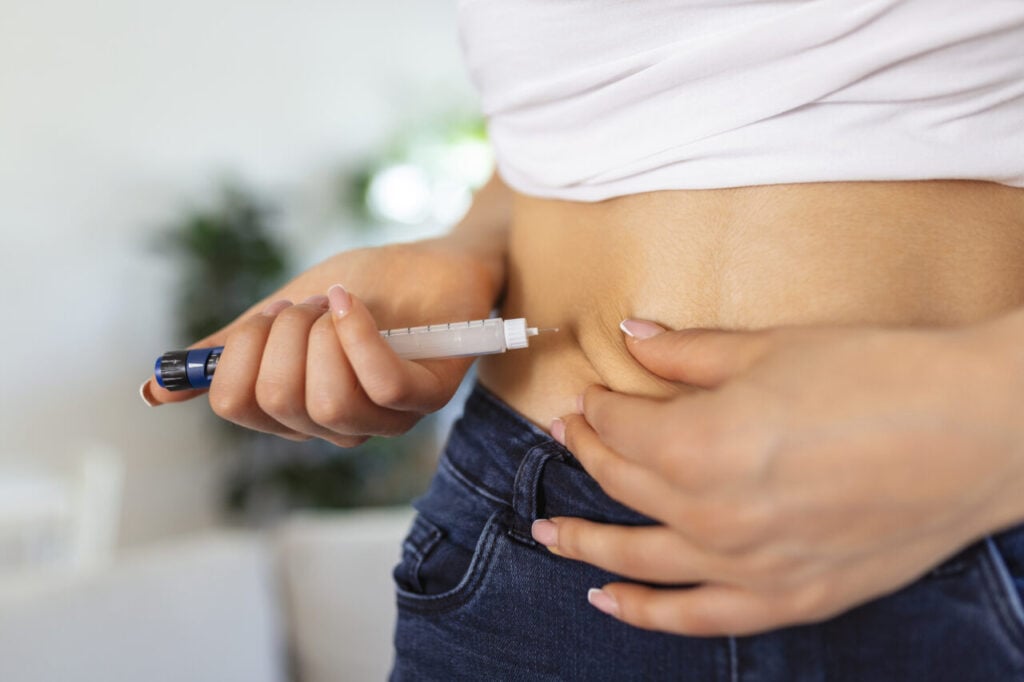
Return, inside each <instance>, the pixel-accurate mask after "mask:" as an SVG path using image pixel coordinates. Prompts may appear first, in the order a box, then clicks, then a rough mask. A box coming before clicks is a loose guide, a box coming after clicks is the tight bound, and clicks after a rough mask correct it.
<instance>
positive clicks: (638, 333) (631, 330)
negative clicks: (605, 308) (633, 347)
mask: <svg viewBox="0 0 1024 682" xmlns="http://www.w3.org/2000/svg"><path fill="white" fill-rule="evenodd" d="M619 329H621V330H622V331H623V332H625V333H626V335H627V336H629V337H631V338H634V339H637V340H643V339H649V338H651V337H652V336H657V335H658V334H662V333H664V332H665V331H666V329H665V328H664V327H662V326H661V325H659V324H654V323H653V322H648V321H647V320H623V321H622V322H620V323H619Z"/></svg>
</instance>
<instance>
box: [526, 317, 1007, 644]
mask: <svg viewBox="0 0 1024 682" xmlns="http://www.w3.org/2000/svg"><path fill="white" fill-rule="evenodd" d="M633 331H634V333H636V334H637V336H636V337H635V338H628V339H627V343H626V345H627V347H628V348H629V350H630V352H631V353H632V354H633V356H634V357H635V358H636V359H637V360H638V361H639V362H640V363H641V364H642V365H643V366H644V367H646V368H647V369H648V370H650V371H652V372H653V373H654V374H656V375H658V376H661V377H663V378H666V379H669V380H671V381H675V382H679V384H680V385H681V386H685V387H692V388H691V390H689V391H686V392H683V393H681V394H680V395H678V396H676V397H674V398H671V399H669V400H651V399H645V398H639V397H634V396H628V395H623V394H616V393H613V392H610V391H607V390H605V389H602V388H600V387H593V388H591V389H589V390H588V391H587V392H586V393H585V395H584V398H583V400H582V412H583V414H582V415H568V416H566V417H565V418H564V419H563V420H560V421H556V423H555V424H554V426H553V429H552V431H553V434H554V435H555V436H556V437H557V438H559V439H560V440H563V441H564V442H565V444H566V445H567V446H568V448H569V449H570V450H571V451H572V452H573V453H574V454H575V455H576V457H577V458H578V459H579V460H580V462H581V463H582V464H583V466H584V467H585V468H586V469H587V470H588V471H589V472H590V473H591V474H592V475H593V476H594V477H595V479H596V480H597V481H598V483H600V484H601V486H602V487H603V488H604V489H605V491H606V492H607V493H608V494H609V495H610V496H611V497H613V498H615V499H617V500H619V501H620V502H623V503H624V504H627V505H628V506H631V507H633V508H635V509H637V510H638V511H640V512H642V513H645V514H647V515H648V516H650V517H652V518H653V519H655V520H656V521H657V522H658V523H659V524H660V525H655V526H650V527H639V528H638V527H633V528H627V527H621V526H612V525H601V524H596V523H593V522H589V521H586V520H582V519H571V518H557V519H552V520H551V522H553V523H549V522H547V521H540V522H538V523H537V524H536V526H535V529H534V536H535V538H537V539H538V540H539V541H541V542H542V543H543V544H546V545H548V547H549V548H550V549H552V551H554V552H555V553H557V554H559V555H561V556H565V557H568V558H572V559H578V560H581V561H586V562H588V563H592V564H595V565H597V566H599V567H601V568H605V569H607V570H609V571H612V572H614V573H618V574H621V575H623V576H625V577H626V578H631V579H635V580H638V581H642V582H647V583H655V584H664V585H667V586H672V587H670V588H668V589H652V588H651V587H648V586H644V585H637V584H631V583H625V582H622V583H613V584H610V585H606V586H604V587H603V589H602V590H601V591H600V592H595V593H593V595H592V596H591V601H592V603H593V604H594V605H595V606H597V607H598V608H601V609H602V610H604V611H606V612H608V613H610V614H612V615H614V616H615V617H617V618H619V619H621V620H623V621H625V622H628V623H631V624H633V625H637V626H640V627H645V628H650V629H656V630H664V631H668V632H675V633H681V634H688V635H722V634H733V635H741V634H750V633H754V632H761V631H765V630H769V629H773V628H777V627H782V626H785V625H791V624H798V623H806V622H813V621H819V620H823V619H825V618H828V617H831V616H833V615H836V614H838V613H841V612H843V611H846V610H848V609H850V608H852V607H854V606H856V605H858V604H860V603H863V602H865V601H868V600H870V599H873V598H875V597H879V596H881V595H884V594H887V593H890V592H893V591H895V590H897V589H899V588H900V587H902V586H904V585H906V584H908V583H909V582H911V581H913V580H914V579H916V578H917V577H919V576H920V575H922V574H923V573H924V572H926V571H927V570H929V569H930V568H932V567H934V566H935V565H937V564H938V563H940V562H941V561H942V560H943V559H944V558H946V557H948V556H950V555H952V554H953V553H955V552H956V551H957V550H959V549H960V548H962V547H964V546H965V545H967V544H969V543H970V542H972V541H973V540H976V539H977V538H980V537H982V536H983V535H986V534H988V533H992V532H995V531H997V530H1000V529H1003V528H1006V527H1008V526H1010V525H1013V524H1015V523H1020V522H1021V521H1024V495H1022V494H1021V491H1022V490H1024V419H1022V418H1021V417H1022V416H1024V382H1022V381H1021V380H1020V378H1021V376H1024V344H1022V343H1021V339H1022V338H1024V310H1018V311H1014V312H1011V313H1009V314H1006V315H1004V316H1003V317H1000V318H998V319H995V320H992V321H988V322H984V323H978V324H975V325H972V326H968V327H962V328H957V329H901V330H885V329H867V328H791V329H777V330H770V331H759V332H750V333H742V332H714V331H682V332H668V333H657V334H654V335H651V336H647V337H646V338H643V337H644V336H645V334H648V333H650V332H654V331H657V329H656V327H651V326H646V327H645V326H642V325H641V326H634V327H633ZM680 585H685V587H679V586H680Z"/></svg>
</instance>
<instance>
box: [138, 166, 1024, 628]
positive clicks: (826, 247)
mask: <svg viewBox="0 0 1024 682" xmlns="http://www.w3.org/2000/svg"><path fill="white" fill-rule="evenodd" d="M335 284H344V288H343V289H339V288H336V287H334V286H333V285H335ZM325 297H327V301H326V302H325V301H324V298H325ZM293 302H297V304H293ZM1022 305H1024V192H1022V191H1021V190H1016V189H1012V188H1008V187H1003V186H999V185H995V184H991V183H981V182H959V181H945V182H917V183H905V182H904V183H827V184H807V185H789V186H783V185H779V186H766V187H746V188H735V189H722V190H704V191H669V192H655V193H649V194H640V195H632V196H626V197H620V198H616V199H613V200H609V201H605V202H599V203H595V204H579V203H573V202H564V201H555V200H545V199H536V198H531V197H525V196H522V195H517V194H515V193H514V192H511V191H510V190H508V188H506V187H504V185H503V184H502V183H501V180H500V178H498V177H495V178H494V179H493V180H492V182H491V183H489V184H488V186H487V187H486V188H484V190H482V191H481V192H480V193H479V195H478V198H477V200H476V201H475V202H474V205H473V208H472V209H471V210H470V212H469V214H468V215H467V216H466V219H464V220H463V221H462V222H461V223H460V224H459V225H457V226H456V227H455V229H454V230H453V232H452V233H451V235H449V236H448V237H445V238H442V239H438V240H432V241H430V242H425V243H418V244H407V245H397V246H392V247H384V248H381V249H367V250H360V251H354V252H348V253H343V254H339V255H338V256H335V257H333V258H331V259H329V260H328V261H325V262H324V263H321V264H319V265H317V266H315V267H313V268H311V269H310V270H308V271H307V272H305V273H303V274H302V275H300V276H299V277H297V278H296V279H295V280H293V281H292V282H291V283H289V284H288V285H287V286H285V287H284V288H283V289H282V290H280V291H279V292H277V293H276V294H274V295H273V296H271V297H269V298H268V299H266V300H264V301H261V302H259V303H257V304H256V305H254V306H253V308H252V309H250V311H248V312H247V313H246V314H244V315H242V316H241V317H240V318H239V319H238V320H236V321H235V322H234V323H232V324H231V325H229V326H228V327H227V328H225V329H224V330H221V331H219V332H218V333H216V334H214V335H212V336H211V337H209V338H207V339H203V340H202V341H200V342H198V343H197V344H195V345H197V346H207V345H225V351H224V354H223V356H222V358H221V361H220V365H219V367H218V372H217V376H216V378H215V380H214V382H213V386H212V389H211V391H210V404H211V407H212V408H213V410H214V411H215V412H216V413H217V414H219V415H221V416H222V417H224V418H225V419H228V420H230V421H233V422H235V423H238V424H242V425H244V426H247V427H249V428H253V429H257V430H260V431H266V432H270V433H275V434H278V435H281V436H283V437H286V438H293V439H305V438H312V437H317V438H324V439H326V440H329V441H331V442H333V443H336V444H338V445H341V446H348V445H353V444H356V443H358V442H361V440H363V439H364V438H365V437H366V436H367V435H368V434H393V433H398V432H401V431H403V430H405V429H407V428H409V427H410V426H411V425H412V424H413V423H415V421H416V420H417V419H419V418H420V417H421V416H422V415H423V414H425V413H426V412H429V411H431V410H434V409H437V408H438V407H440V406H441V405H443V404H444V403H445V402H446V401H447V400H448V399H449V398H450V397H451V395H452V393H453V392H454V390H455V388H456V386H457V384H458V382H459V380H461V378H462V376H463V375H464V373H465V371H466V369H467V368H468V364H469V363H468V362H467V361H465V360H444V361H429V362H407V361H400V360H398V359H397V358H396V357H394V356H393V354H391V353H390V350H389V349H388V348H386V347H383V345H382V344H381V342H380V339H379V337H378V336H377V334H376V329H377V328H379V327H390V326H406V325H418V324H427V323H432V322H443V321H451V320H458V319H471V318H479V317H484V316H486V315H487V313H488V311H490V310H491V309H492V308H493V307H495V306H499V309H500V312H501V313H502V314H503V316H505V317H527V318H528V319H529V320H530V323H531V325H536V326H540V327H560V328H561V329H562V330H563V331H562V332H560V333H559V334H556V335H550V336H548V335H546V336H543V337H538V338H537V339H535V340H533V342H532V343H531V346H530V350H529V351H516V352H511V353H506V354H503V355H499V356H490V357H488V358H486V359H484V360H483V361H482V362H481V363H480V365H479V377H480V380H481V381H482V382H483V383H484V384H485V385H486V386H487V387H488V388H489V389H491V390H492V391H494V392H495V393H496V394H497V395H499V396H500V397H502V398H503V399H504V400H505V401H506V402H508V403H509V404H510V405H511V406H512V407H513V408H514V409H516V410H517V411H519V412H520V413H522V414H523V415H524V416H526V417H527V418H529V419H531V420H533V421H534V422H535V423H537V424H542V425H545V426H546V425H548V424H551V423H552V422H551V419H552V417H556V416H559V415H568V416H566V417H565V418H564V420H563V421H560V422H555V425H554V426H553V428H552V431H553V434H554V435H555V436H556V437H562V438H563V439H564V440H565V442H566V443H567V445H568V446H569V447H570V449H572V450H573V452H575V453H576V454H577V456H578V457H579V458H580V459H581V461H582V462H583V463H584V465H585V466H587V467H588V468H589V469H590V470H591V473H592V474H593V475H594V476H595V478H596V479H597V480H598V481H599V482H601V484H602V485H603V486H604V487H605V489H606V491H607V492H608V494H609V495H610V496H612V497H614V498H617V499H620V500H621V501H623V502H625V503H626V504H628V505H630V506H634V507H635V508H637V509H638V510H639V511H642V512H645V513H647V514H648V515H650V516H651V517H653V518H655V519H656V520H658V521H660V522H661V525H660V526H656V527H654V528H653V529H649V530H646V531H643V532H641V531H634V530H630V531H629V532H628V533H627V532H626V531H625V530H624V529H616V528H614V527H611V528H608V527H605V528H600V527H596V526H593V525H592V524H591V525H588V524H586V522H585V521H583V520H568V519H556V520H552V521H553V525H551V526H545V525H544V524H540V526H539V527H538V528H539V530H538V539H539V540H541V541H542V542H544V543H545V544H548V545H549V546H550V547H552V548H553V549H554V551H557V552H559V553H562V554H563V555H565V556H567V557H570V558H578V559H580V560H584V561H588V562H590V563H593V564H596V565H599V566H604V567H610V568H612V570H614V571H618V572H619V573H621V574H623V575H626V576H629V577H636V578H639V579H642V580H645V581H650V582H655V583H658V582H661V583H666V584H676V585H677V584H679V583H681V582H682V583H690V582H693V583H697V584H699V585H700V587H698V588H696V589H693V590H689V591H680V590H677V589H675V590H662V591H659V592H658V593H653V592H650V591H649V590H647V591H645V588H642V587H638V586H630V585H624V584H619V585H611V586H607V587H606V589H605V590H604V591H600V592H596V593H594V594H593V596H592V603H594V604H595V605H596V606H599V607H604V610H606V611H609V612H611V613H613V614H614V615H617V617H620V618H622V619H623V620H624V621H626V622H630V623H633V624H635V625H638V626H641V627H649V628H654V629H662V630H667V631H670V632H682V633H687V634H715V633H722V632H731V633H737V634H738V633H747V632H755V631H762V630H765V629H770V628H772V627H776V626H779V625H783V624H787V623H792V622H807V621H810V620H818V619H821V618H826V617H828V616H829V615H832V614H835V613H839V612H841V611H843V610H846V609H848V608H850V607H852V606H854V605H855V604H858V603H861V602H863V601H865V600H866V599H870V598H872V597H873V596H877V595H880V594H884V593H886V592H888V591H891V590H893V589H896V588H898V587H899V586H900V585H902V584H906V582H908V581H910V580H912V579H913V578H914V577H915V576H918V575H920V574H921V573H923V572H925V571H926V570H927V569H928V568H929V567H931V566H933V565H935V564H936V563H938V562H939V561H941V560H942V558H943V557H946V556H949V555H950V554H952V553H954V552H955V551H956V550H957V549H958V548H960V547H962V546H964V545H965V544H967V543H968V542H970V541H971V540H972V539H974V538H977V537H979V536H980V535H982V534H984V533H986V532H992V531H994V530H996V529H998V528H1002V527H1005V526H1007V525H1010V524H1012V523H1016V522H1020V521H1021V520H1022V519H1024V510H1021V509H1018V508H1017V507H1018V506H1019V505H1020V502H1019V501H1017V500H1016V498H1017V497H1020V496H1019V485H1020V478H1019V477H1020V473H1019V471H1020V468H1021V465H1020V462H1019V459H1020V455H1019V454H1017V452H1018V450H1019V448H1020V443H1021V442H1024V440H1022V439H1021V437H1020V434H1018V433H1016V432H1015V429H1016V428H1017V426H1016V423H1017V422H1019V421H1021V420H1020V419H1019V418H1018V413H1017V412H1016V410H1017V406H1019V405H1020V404H1022V403H1021V400H1020V396H1019V395H1017V394H1016V393H1015V391H1016V388H1015V387H1010V388H1007V387H1006V384H1007V382H1008V377H1012V376H1019V374H1018V373H1017V372H1018V370H1017V368H1018V367H1019V364H1020V361H1019V358H1018V351H1017V350H1016V346H1018V345H1020V344H1019V342H1016V339H1019V338H1020V333H1019V330H1018V329H1017V328H1015V327H1014V326H1013V325H1011V324H1009V323H1008V322H1006V323H1005V324H1000V323H997V322H991V321H990V320H994V319H1002V320H1004V321H1005V320H1009V319H1016V318H1015V317H1014V315H1013V314H1010V311H1012V310H1014V309H1015V308H1019V307H1020V306H1022ZM624 318H638V319H646V320H653V321H656V322H657V323H658V324H660V325H661V326H663V327H665V328H669V329H693V328H704V329H719V330H732V331H733V332H734V333H733V334H726V335H724V336H721V337H719V336H712V337H709V338H712V341H708V342H703V343H698V342H694V341H687V340H686V339H692V338H696V337H695V336H694V335H693V334H694V333H693V332H688V333H686V334H683V335H682V336H677V335H676V334H675V333H671V334H667V335H663V336H659V338H661V339H677V338H678V339H683V340H684V341H683V342H680V343H678V344H671V343H668V342H666V341H664V340H662V341H655V340H654V339H650V340H647V341H644V342H643V343H646V344H650V345H649V346H643V345H642V344H640V343H637V344H627V343H626V342H625V340H624V337H623V334H622V332H620V331H619V328H618V325H619V323H620V321H621V320H623V319H624ZM810 326H814V327H819V328H818V329H815V330H809V329H807V327H810ZM779 327H785V328H788V330H784V331H782V330H780V331H772V332H763V331H762V332H756V333H753V335H752V336H751V337H749V338H751V339H753V341H751V342H750V343H749V344H746V342H742V341H738V340H737V339H745V338H748V337H746V336H743V335H742V334H739V335H737V334H736V333H735V332H742V331H750V330H765V329H768V328H779ZM796 327H799V328H801V329H794V328H796ZM822 327H825V328H822ZM983 329H984V330H987V331H984V332H983V331H982V330H983ZM701 338H705V337H701ZM982 338H987V339H989V341H986V342H982V341H980V340H979V339H982ZM641 348H651V349H661V350H660V351H658V352H653V351H652V352H650V353H647V352H645V351H641V350H640V349H641ZM698 349H706V352H705V351H704V350H701V352H697V351H698ZM716 349H717V350H716ZM751 349H754V350H751ZM979 349H981V350H979ZM677 356H678V357H677ZM744 359H745V360H744ZM744 363H746V364H744ZM593 384H598V385H600V386H602V387H604V388H603V389H591V390H588V386H590V385H593ZM584 391H587V392H586V397H585V400H584V401H583V416H573V415H572V414H571V413H573V412H575V411H577V409H576V405H577V397H578V396H579V395H580V394H581V393H583V392H584ZM143 395H144V396H145V397H147V398H148V400H149V401H151V402H152V403H154V404H159V403H163V402H176V401H179V400H184V399H190V398H193V397H195V395H196V393H195V392H192V393H183V394H172V393H168V392H166V391H161V390H160V389H158V388H157V387H156V386H155V384H154V382H153V381H151V380H150V381H147V382H146V384H145V385H144V387H143ZM614 400H618V401H623V402H619V403H616V402H614ZM961 403H963V404H961ZM602 405H604V406H605V407H606V409H602V407H601V406H602ZM627 405H628V406H629V409H628V410H627V408H626V406H627ZM607 406H612V407H610V408H608V407H607ZM595 410H596V412H595ZM618 413H622V414H628V415H629V417H630V418H629V419H628V420H623V419H621V418H620V419H618V420H617V421H616V418H615V417H614V416H609V415H615V414H618ZM698 413H699V414H700V415H701V416H700V418H695V417H693V416H692V415H693V414H698ZM705 417H706V418H707V419H704V418H705ZM613 422H614V423H615V424H617V426H615V427H614V428H613V427H611V426H609V424H612V423H613ZM738 424H742V425H743V428H742V429H740V428H735V425H738ZM608 429H611V431H609V430H608ZM612 432H614V433H615V434H617V435H615V436H609V435H608V434H609V433H612ZM837 434H841V435H842V437H841V438H840V437H839V436H838V435H837ZM634 441H635V442H640V441H643V442H644V443H645V444H646V445H647V446H648V447H647V449H646V450H644V451H643V452H640V451H639V449H638V448H637V447H636V445H635V444H634ZM680 443H689V444H692V445H693V446H692V447H687V448H682V447H680V446H679V444H680ZM844 448H845V449H844ZM645 454H647V455H649V456H650V457H651V458H652V459H650V460H648V459H645V458H644V455H645ZM676 460H678V461H676ZM609 463H611V464H609ZM627 465H628V468H629V471H631V472H634V473H635V474H636V476H637V477H639V478H640V480H642V481H643V484H644V486H645V487H644V490H645V493H644V495H643V496H642V497H641V496H640V495H639V494H638V492H637V489H636V488H634V487H631V486H630V485H629V484H628V483H629V481H630V480H632V479H629V478H620V477H619V476H618V474H619V473H621V472H622V471H624V470H625V469H626V468H627ZM617 466H618V467H620V468H619V469H615V468H613V467H617ZM609 471H614V472H615V473H616V475H609V474H608V472H609ZM922 471H929V472H938V473H939V474H941V475H932V476H922V475H921V472H922ZM631 475H632V474H631ZM1014 486H1017V487H1016V488H1014ZM837 529H839V530H840V531H841V532H838V533H836V532H835V531H836V530H837ZM555 531H557V532H555ZM553 533H554V534H553ZM638 537H639V538H640V539H637V538H638ZM616 542H620V543H622V544H621V545H615V543H616ZM601 547H606V548H607V547H613V548H614V551H604V552H603V553H602V550H601ZM669 549H671V550H672V551H671V552H670V551H666V550H669ZM623 557H626V558H623ZM623 561H625V562H626V563H622V562H623ZM666 561H668V563H667V564H666V563H665V562H666ZM608 562H619V563H616V564H615V565H614V566H612V564H611V563H608ZM566 598H576V597H575V596H574V595H566ZM609 598H611V600H612V601H609Z"/></svg>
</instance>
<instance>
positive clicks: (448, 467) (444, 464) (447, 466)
mask: <svg viewBox="0 0 1024 682" xmlns="http://www.w3.org/2000/svg"><path fill="white" fill-rule="evenodd" d="M438 468H443V469H444V470H445V471H447V472H448V473H449V474H451V475H452V477H454V478H455V480H457V481H458V482H459V483H461V484H462V485H464V486H466V487H467V488H469V489H470V490H472V491H473V492H475V493H477V494H478V495H480V496H481V497H486V498H487V499H488V500H490V501H491V502H497V503H498V504H500V505H502V506H503V507H507V506H509V504H508V501H507V500H503V499H502V498H500V497H498V496H497V495H495V494H494V493H492V492H491V491H490V490H488V489H487V488H483V487H481V486H479V485H477V484H476V483H474V482H473V481H471V480H469V479H468V478H467V477H466V475H465V474H463V473H462V472H461V471H459V470H458V469H457V468H455V465H454V464H452V463H451V462H449V461H448V458H447V457H442V458H441V461H440V462H439V463H438Z"/></svg>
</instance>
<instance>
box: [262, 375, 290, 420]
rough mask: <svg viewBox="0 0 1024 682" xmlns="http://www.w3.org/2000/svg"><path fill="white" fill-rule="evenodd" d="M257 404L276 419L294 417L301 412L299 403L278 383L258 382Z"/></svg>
mask: <svg viewBox="0 0 1024 682" xmlns="http://www.w3.org/2000/svg"><path fill="white" fill-rule="evenodd" d="M256 404H257V405H259V406H260V409H262V410H263V411H264V412H266V413H267V414H268V415H271V416H274V417H285V418H287V417H292V416H295V415H297V414H298V412H299V405H300V403H299V401H297V400H296V399H295V396H293V395H292V394H291V392H290V391H288V390H287V388H286V387H285V386H283V385H281V384H280V383H278V382H272V381H257V382H256Z"/></svg>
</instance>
